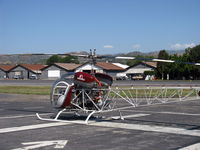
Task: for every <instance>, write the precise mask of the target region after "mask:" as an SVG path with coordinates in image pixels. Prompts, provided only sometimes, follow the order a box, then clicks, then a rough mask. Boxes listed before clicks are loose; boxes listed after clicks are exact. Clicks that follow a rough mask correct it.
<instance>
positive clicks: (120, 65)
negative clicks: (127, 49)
mask: <svg viewBox="0 0 200 150" xmlns="http://www.w3.org/2000/svg"><path fill="white" fill-rule="evenodd" d="M112 64H114V65H116V66H119V67H121V68H124V69H126V68H128V67H129V66H128V65H124V64H121V63H112Z"/></svg>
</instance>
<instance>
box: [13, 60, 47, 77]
mask: <svg viewBox="0 0 200 150" xmlns="http://www.w3.org/2000/svg"><path fill="white" fill-rule="evenodd" d="M44 67H45V65H41V64H18V65H16V66H15V67H13V68H12V69H10V70H9V77H10V78H15V79H30V78H32V77H35V78H36V79H39V78H40V75H41V73H42V72H41V69H43V68H44Z"/></svg>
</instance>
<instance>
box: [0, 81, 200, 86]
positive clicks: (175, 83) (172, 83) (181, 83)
mask: <svg viewBox="0 0 200 150" xmlns="http://www.w3.org/2000/svg"><path fill="white" fill-rule="evenodd" d="M54 81H55V80H0V85H24V86H29V85H30V86H51V85H52V84H53V82H54ZM113 85H114V86H116V85H119V86H127V85H128V86H188V85H190V86H195V87H200V80H169V81H166V80H163V81H162V80H154V81H145V80H117V81H116V80H115V81H114V82H113Z"/></svg>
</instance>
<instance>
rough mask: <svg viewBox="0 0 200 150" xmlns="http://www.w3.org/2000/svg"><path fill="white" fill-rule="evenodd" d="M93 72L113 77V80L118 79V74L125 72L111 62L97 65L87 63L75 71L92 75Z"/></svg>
mask: <svg viewBox="0 0 200 150" xmlns="http://www.w3.org/2000/svg"><path fill="white" fill-rule="evenodd" d="M91 70H93V71H94V72H99V73H106V74H108V75H110V76H112V77H113V78H115V77H116V74H117V73H119V72H123V71H125V69H124V68H121V67H119V66H117V65H114V64H112V63H109V62H97V63H96V64H95V65H93V64H91V63H89V62H87V63H84V64H82V65H81V66H79V67H78V68H77V69H76V70H75V72H87V73H90V72H91Z"/></svg>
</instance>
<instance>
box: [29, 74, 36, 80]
mask: <svg viewBox="0 0 200 150" xmlns="http://www.w3.org/2000/svg"><path fill="white" fill-rule="evenodd" d="M29 79H31V80H37V79H38V77H37V75H35V74H32V75H31V76H30V77H29Z"/></svg>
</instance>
